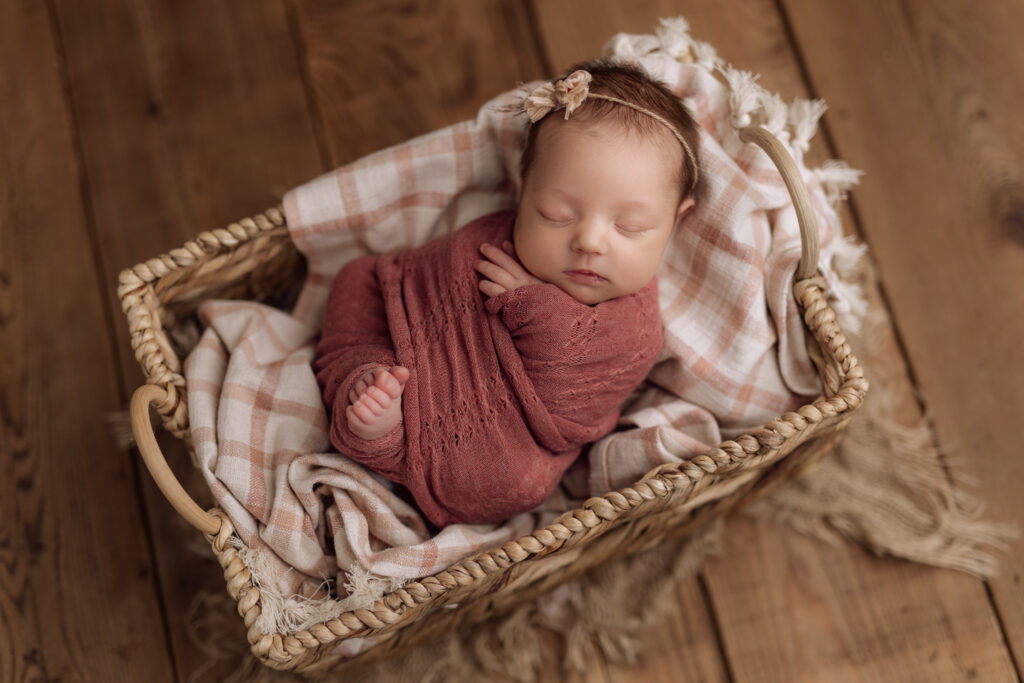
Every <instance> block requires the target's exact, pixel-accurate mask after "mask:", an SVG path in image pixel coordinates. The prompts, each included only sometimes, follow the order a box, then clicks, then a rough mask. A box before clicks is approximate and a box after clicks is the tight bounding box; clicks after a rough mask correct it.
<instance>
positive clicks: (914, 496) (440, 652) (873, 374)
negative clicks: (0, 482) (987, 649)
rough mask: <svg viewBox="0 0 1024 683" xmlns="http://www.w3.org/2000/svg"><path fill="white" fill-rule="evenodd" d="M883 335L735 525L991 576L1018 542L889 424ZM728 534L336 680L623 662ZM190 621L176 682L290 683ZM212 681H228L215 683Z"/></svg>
mask: <svg viewBox="0 0 1024 683" xmlns="http://www.w3.org/2000/svg"><path fill="white" fill-rule="evenodd" d="M851 277H852V278H854V279H855V280H857V281H859V282H860V283H862V287H863V291H865V292H868V291H872V288H871V285H870V282H871V280H872V278H871V273H870V264H869V261H868V259H860V263H859V264H858V269H857V272H854V273H847V274H846V275H845V278H844V279H847V278H851ZM885 324H886V317H885V314H884V312H883V310H882V309H881V307H880V306H869V307H868V310H867V313H866V315H865V317H864V319H863V322H862V326H863V327H862V330H861V332H860V334H853V333H850V334H848V335H847V336H848V337H849V338H850V344H851V346H852V347H853V349H854V350H855V351H856V353H857V354H858V356H859V357H860V359H861V361H862V363H863V366H864V368H865V373H866V375H867V377H868V380H869V381H870V382H871V387H872V389H871V393H870V394H869V395H868V397H867V399H866V400H865V402H864V404H863V406H862V407H861V409H860V411H859V412H858V414H857V415H856V416H855V417H854V418H853V420H852V421H851V422H850V424H849V426H848V429H847V432H846V436H845V437H844V439H843V440H842V442H841V443H840V446H839V447H838V448H837V449H836V451H835V452H833V453H832V454H830V455H828V456H826V457H825V458H823V459H822V460H821V461H820V462H819V463H818V464H817V465H816V466H815V467H813V468H811V470H810V471H808V472H807V473H805V474H804V475H802V476H801V477H799V478H798V479H795V480H793V481H791V482H789V483H787V484H785V485H784V486H782V487H781V488H779V489H778V490H777V491H775V492H774V493H772V494H771V495H769V496H767V497H765V498H763V499H761V500H759V501H757V502H756V503H753V504H751V505H749V506H747V507H746V508H744V511H743V513H742V514H747V515H752V516H756V517H758V518H760V519H765V518H767V519H771V520H774V521H778V522H780V523H786V524H789V525H790V526H792V527H794V528H795V529H797V530H799V531H801V532H803V533H808V534H811V535H813V536H815V537H818V538H821V539H824V540H827V541H829V542H838V541H839V540H841V539H842V538H843V537H846V538H848V539H850V540H852V541H855V542H857V543H859V544H861V545H863V546H865V547H867V548H869V549H871V550H872V551H874V552H875V553H877V554H880V555H893V556H896V557H902V558H905V559H908V560H913V561H916V562H922V563H925V564H929V565H934V566H939V567H949V568H953V569H958V570H960V571H964V572H968V573H971V574H974V575H976V576H980V577H989V576H993V575H994V574H995V573H996V561H995V559H994V558H993V557H992V556H991V555H990V554H989V552H987V551H986V550H985V546H988V547H990V548H996V549H998V548H1003V547H1005V545H1006V543H1007V542H1008V541H1009V540H1010V539H1012V538H1013V537H1015V536H1016V535H1017V529H1016V527H1015V526H1013V525H1009V524H1000V523H993V522H987V521H983V520H981V519H980V515H981V512H982V506H981V504H980V502H979V501H978V500H977V499H975V498H974V497H972V496H971V495H969V494H967V493H965V492H964V486H965V485H966V484H968V483H969V482H967V481H966V480H965V477H963V476H962V475H961V474H959V473H960V472H961V471H962V469H963V468H958V467H957V466H956V464H955V463H949V462H948V457H945V458H944V457H939V456H937V455H936V454H935V451H934V446H933V444H932V438H931V433H930V431H929V429H928V427H927V425H926V424H925V423H924V421H921V422H919V423H918V424H915V425H909V426H908V425H904V424H900V423H898V422H895V421H893V420H892V418H891V416H892V415H894V414H896V412H897V411H896V404H897V403H898V395H897V392H896V391H895V390H894V388H893V387H894V386H897V380H898V379H899V378H896V377H888V376H886V370H885V368H886V362H885V359H884V358H883V357H882V353H881V351H880V349H878V348H875V347H872V345H871V343H870V342H873V341H875V340H878V339H882V338H884V336H885V335H884V327H885ZM944 460H945V462H944ZM727 530H728V522H727V521H725V522H723V521H722V520H716V521H715V523H713V524H711V525H709V526H708V527H706V528H705V529H704V530H703V532H702V533H701V534H700V535H698V536H695V537H690V538H688V539H686V540H685V541H676V542H672V543H666V544H663V545H662V546H659V547H657V548H655V549H653V550H650V551H646V552H643V553H638V554H635V555H633V556H631V557H627V558H624V559H622V560H618V561H615V562H610V563H607V564H605V565H604V566H602V567H600V568H598V569H597V570H595V571H594V572H592V573H590V574H588V575H585V576H584V577H582V578H581V579H579V580H577V581H575V582H573V583H570V584H568V585H566V586H563V587H562V588H560V589H557V590H556V591H555V592H554V593H553V594H551V595H549V596H546V597H545V598H544V599H543V600H540V601H537V602H531V603H526V604H524V605H522V606H520V607H519V608H517V609H516V610H515V611H514V612H512V613H510V614H508V615H506V616H505V617H504V618H501V619H492V620H490V621H487V622H484V623H483V624H479V625H476V626H474V627H472V628H470V629H465V630H464V631H461V632H457V633H454V634H451V635H448V636H445V637H443V638H441V639H440V640H438V641H435V642H433V643H431V644H428V645H426V646H423V647H420V648H418V649H416V650H413V651H411V652H409V653H407V654H406V655H403V656H401V657H397V658H394V659H392V660H389V661H387V662H384V663H382V664H379V665H376V666H375V667H373V668H371V669H370V670H368V671H365V672H361V673H359V674H356V675H353V676H346V677H345V679H344V680H346V681H358V682H360V683H384V682H391V681H401V680H410V681H438V682H440V681H466V680H478V679H481V678H487V679H494V678H498V679H502V678H504V679H507V680H513V681H532V680H534V679H535V678H536V676H537V675H538V673H539V669H540V666H541V663H542V656H541V652H542V650H541V643H542V642H543V641H544V639H549V638H552V637H555V638H556V639H559V640H560V641H561V645H562V647H561V648H560V651H561V652H562V653H563V654H562V666H563V668H564V669H565V670H566V671H570V670H575V671H579V672H582V671H585V670H586V668H587V664H588V663H589V662H593V661H597V658H598V657H603V658H604V659H605V660H606V661H609V662H616V663H625V664H629V663H632V662H634V661H636V658H637V657H639V656H642V655H643V647H642V646H643V643H642V642H641V640H640V638H639V636H640V634H642V633H643V632H644V631H645V629H646V628H648V627H650V626H651V625H652V624H653V623H655V622H657V621H659V620H661V619H663V618H664V617H665V615H666V613H667V612H668V611H670V610H672V609H675V608H676V605H677V603H676V600H675V598H674V596H673V594H672V591H673V589H674V588H675V586H676V584H677V583H678V582H680V581H682V580H683V579H685V578H687V577H690V576H693V575H694V574H696V573H697V572H698V571H699V570H700V568H701V566H702V565H703V563H704V561H705V559H706V558H707V557H708V555H709V554H712V553H714V552H715V549H716V547H717V543H718V540H719V539H720V537H721V534H722V533H723V532H727ZM203 552H204V553H205V554H208V548H204V549H203ZM190 617H191V620H190V624H189V626H190V633H189V635H190V637H191V638H192V640H193V641H194V643H195V645H196V646H197V647H198V648H200V649H201V650H202V651H204V652H206V653H207V654H208V655H209V660H208V661H207V662H205V663H204V664H203V665H202V666H200V667H199V668H197V669H195V670H194V671H187V672H185V674H186V676H188V680H190V681H196V682H200V681H212V680H219V681H231V682H235V683H242V682H248V681H266V682H268V683H269V682H276V681H298V680H302V679H300V678H298V677H296V676H294V675H291V674H283V673H279V672H275V671H272V670H270V669H267V668H265V667H263V665H261V664H260V663H259V662H257V661H256V660H255V659H254V658H253V657H252V656H251V655H250V654H249V651H248V642H247V640H246V638H245V633H244V631H245V629H244V627H243V626H242V624H241V622H240V620H239V618H238V616H237V613H236V611H235V609H234V605H233V604H231V601H230V599H229V598H228V596H227V595H226V594H224V593H220V594H218V595H205V594H204V595H200V596H197V598H196V601H195V603H194V604H193V609H192V610H191V615H190ZM225 668H227V669H232V668H233V669H234V670H233V672H232V673H231V674H230V675H228V676H227V677H226V678H225V677H224V674H223V672H224V671H225ZM213 671H217V672H219V673H218V674H217V675H214V674H213ZM556 678H557V677H556Z"/></svg>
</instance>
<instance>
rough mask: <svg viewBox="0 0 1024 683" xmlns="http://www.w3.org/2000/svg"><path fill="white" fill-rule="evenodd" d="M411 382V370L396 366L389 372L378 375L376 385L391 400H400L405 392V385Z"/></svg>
mask: <svg viewBox="0 0 1024 683" xmlns="http://www.w3.org/2000/svg"><path fill="white" fill-rule="evenodd" d="M408 380H409V370H408V369H407V368H404V367H402V366H401V365H396V366H394V367H393V368H391V369H390V370H389V371H388V372H382V373H380V374H379V375H377V378H376V380H375V381H374V385H375V386H377V387H379V388H380V389H382V390H383V391H384V393H386V394H387V395H388V396H390V397H391V398H393V399H394V398H398V397H399V396H401V395H402V392H403V391H404V390H405V383H406V382H407V381H408Z"/></svg>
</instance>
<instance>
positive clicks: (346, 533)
mask: <svg viewBox="0 0 1024 683" xmlns="http://www.w3.org/2000/svg"><path fill="white" fill-rule="evenodd" d="M633 38H640V39H650V40H651V41H654V40H655V39H654V38H653V37H651V36H641V37H633ZM648 42H650V41H648ZM663 42H664V41H663ZM642 44H643V40H636V39H634V40H627V41H623V40H619V41H617V42H616V43H615V45H616V46H617V47H616V49H615V52H614V54H613V55H612V56H613V57H618V58H620V59H630V60H634V61H639V62H640V63H641V64H642V65H643V66H644V67H645V68H647V70H648V71H649V72H650V73H651V74H652V75H653V76H654V77H656V78H659V79H661V80H662V81H664V82H666V83H667V84H669V85H670V87H671V88H672V89H673V90H674V91H675V92H676V93H677V94H678V95H679V96H680V97H681V98H682V99H683V100H684V102H685V103H686V104H687V105H688V106H689V107H690V108H691V111H693V112H694V114H695V116H696V118H697V120H698V121H699V123H700V124H701V127H702V128H703V133H702V140H701V153H700V166H701V177H702V178H703V179H704V180H703V182H704V190H703V195H702V196H701V197H700V198H699V201H698V204H697V207H696V208H695V210H693V211H692V212H691V213H690V214H689V215H688V216H687V218H686V219H685V221H684V223H683V224H682V226H681V228H680V229H679V230H677V232H676V234H675V236H674V238H673V241H672V242H671V244H670V245H669V247H668V250H667V251H666V254H665V258H664V261H663V264H662V267H661V269H660V271H659V274H658V277H659V288H660V297H661V299H660V305H661V310H662V315H663V320H664V325H665V338H666V343H665V348H664V351H663V353H662V358H661V361H660V362H659V363H658V365H656V366H655V369H654V370H653V371H652V373H651V375H650V377H649V382H648V383H647V384H646V385H645V386H644V387H642V389H641V391H639V392H638V393H637V394H636V397H635V400H634V401H632V402H631V403H630V404H629V405H628V406H627V408H626V410H625V411H624V412H623V416H622V424H623V426H624V427H627V428H628V429H625V430H623V431H620V432H616V433H615V434H612V435H610V436H608V437H606V438H605V439H603V440H602V441H600V442H599V443H597V444H596V445H595V446H594V447H593V448H592V449H591V450H590V452H589V455H588V459H587V460H586V461H585V464H587V465H588V467H585V468H583V469H582V470H581V469H574V470H570V473H571V475H567V476H573V477H574V482H575V483H574V485H572V486H569V487H567V488H568V490H571V491H572V493H573V495H576V496H583V497H586V496H587V495H594V494H601V493H604V492H606V491H608V490H610V489H613V488H618V487H621V486H624V485H628V484H630V483H632V482H634V481H636V480H637V479H639V478H640V477H641V476H642V475H643V474H644V473H646V472H647V471H648V470H649V469H650V468H652V467H654V466H655V465H658V464H659V463H664V462H678V461H680V460H683V459H686V458H688V457H692V456H693V455H695V454H698V453H701V452H704V451H706V450H707V449H709V448H711V447H713V446H715V445H716V444H718V443H719V442H721V441H722V440H723V439H728V438H733V437H735V436H738V435H739V434H741V433H743V432H744V431H747V430H749V429H750V428H753V427H757V426H760V425H762V424H763V423H765V422H766V421H768V420H770V419H772V418H774V417H776V416H778V415H779V414H781V413H783V412H785V411H787V410H793V409H795V408H797V407H799V406H800V405H802V404H803V403H806V402H808V399H809V398H810V397H813V396H816V395H818V394H819V393H820V389H821V387H820V383H819V381H818V379H817V375H816V373H815V371H814V369H813V366H812V364H811V362H810V360H809V358H808V355H807V352H806V349H805V347H804V344H805V340H804V329H803V325H802V323H801V320H800V316H799V311H798V309H797V306H796V303H795V301H794V299H793V296H792V293H791V292H792V285H793V280H794V272H795V269H796V265H797V261H798V259H799V256H800V239H799V230H798V225H797V220H796V216H795V213H794V210H793V207H792V204H791V201H790V198H789V194H788V192H787V191H786V189H785V186H784V185H783V182H782V180H781V177H780V176H779V174H778V172H777V171H776V169H775V167H774V165H773V164H772V162H771V160H770V159H769V158H768V157H767V156H766V155H765V154H763V153H762V152H761V151H760V149H758V148H757V147H755V146H753V145H744V144H742V143H741V142H740V141H739V139H738V137H737V134H736V131H735V128H734V126H733V120H734V118H735V117H734V114H735V112H734V111H733V109H732V105H735V98H734V101H733V102H732V103H731V102H730V89H729V88H728V87H727V86H726V85H724V84H723V83H722V82H720V81H719V80H718V79H717V78H715V76H714V75H713V73H712V70H711V69H709V68H707V65H700V64H694V63H685V62H681V61H678V60H676V59H675V58H673V56H672V55H671V54H669V53H668V52H666V51H665V50H663V49H660V48H659V47H658V46H657V45H655V46H654V47H648V48H647V49H645V50H642V51H637V49H636V47H637V45H642ZM533 85H535V84H530V85H528V86H527V87H528V88H529V87H532V86H533ZM522 92H523V91H522V89H519V90H514V91H509V92H506V93H504V94H502V95H500V96H499V97H497V98H495V99H494V100H492V101H491V102H489V103H487V104H486V105H485V106H484V107H483V108H482V109H481V110H480V113H479V115H478V116H477V117H476V119H474V120H470V121H465V122H462V123H459V124H456V125H453V126H450V127H448V128H445V129H442V130H439V131H436V132H434V133H431V134H429V135H425V136H423V137H420V138H416V139H414V140H411V141H409V142H406V143H404V144H401V145H398V146H396V147H392V148H390V149H386V150H383V151H381V152H378V153H376V154H373V155H370V156H368V157H365V158H363V159H361V160H359V161H357V162H355V163H353V164H350V165H348V166H345V167H343V168H340V169H337V170H335V171H333V172H331V173H329V174H327V175H324V176H322V177H320V178H318V179H316V180H314V181H312V182H310V183H308V184H306V185H303V186H301V187H299V188H296V189H295V190H293V191H291V192H289V193H288V194H287V196H286V197H285V199H284V207H285V213H286V215H287V219H288V225H289V228H290V230H291V236H292V238H293V239H294V241H295V243H296V245H297V246H298V248H299V249H300V250H301V251H302V253H303V254H305V255H306V258H307V259H308V265H309V276H308V279H307V281H306V283H305V287H304V289H303V290H302V293H301V295H300V298H299V301H298V303H297V305H296V307H295V309H294V311H293V312H292V313H291V314H287V313H284V312H281V311H277V310H274V309H270V308H268V307H265V306H261V305H259V304H255V303H246V302H241V303H240V302H220V301H211V302H207V303H205V304H204V305H203V306H202V307H201V309H200V311H201V315H202V317H203V318H204V320H205V322H206V323H207V324H208V329H207V330H206V332H205V334H204V336H203V338H202V341H201V343H200V344H199V346H198V347H197V348H196V349H195V351H194V352H193V353H192V354H191V355H190V357H189V359H188V362H187V365H186V378H187V385H188V396H189V406H190V408H189V417H190V420H191V424H192V433H193V439H194V443H195V446H196V452H197V455H198V458H199V461H200V465H201V467H202V468H203V471H204V473H205V474H206V477H207V480H208V481H209V483H210V486H211V488H212V490H213V492H214V494H215V496H216V498H217V501H218V503H219V504H220V505H221V507H223V508H224V509H225V510H226V511H227V513H228V514H229V515H230V516H231V518H232V520H233V521H234V522H235V525H236V527H237V528H238V531H239V534H240V535H241V537H242V539H243V541H244V542H245V543H246V544H247V545H248V546H249V547H250V548H252V547H256V548H259V549H261V550H265V551H268V552H266V553H265V554H266V555H267V556H268V557H269V558H270V561H271V562H272V563H274V564H275V565H276V566H278V567H279V568H280V569H281V570H285V569H287V568H294V569H295V570H297V572H291V573H290V574H287V572H286V575H287V576H288V577H290V578H289V579H288V580H287V581H286V582H285V584H284V585H286V586H287V587H288V588H289V589H290V590H295V591H298V592H300V593H303V594H306V595H311V594H314V593H315V592H316V590H315V589H316V587H317V586H318V584H319V583H320V582H321V579H322V578H323V577H332V576H334V575H336V574H337V573H338V570H339V568H341V569H351V568H352V567H354V566H356V565H358V566H359V567H361V568H363V569H365V570H367V571H369V572H372V573H373V574H376V575H379V576H387V577H399V578H412V577H420V576H425V575H429V574H431V573H434V572H436V571H439V570H441V569H443V568H444V567H446V566H448V565H449V564H451V563H452V562H454V561H457V560H458V559H460V558H462V557H464V556H466V555H467V554H471V553H473V552H476V551H480V550H484V549H487V548H490V547H494V546H496V545H499V544H500V543H502V542H504V541H506V540H509V539H512V538H515V537H517V536H520V535H522V534H524V533H527V532H529V531H530V530H531V529H532V528H534V526H535V525H536V524H538V523H541V524H543V523H547V522H548V521H550V520H551V519H553V518H554V516H555V515H556V513H557V512H558V511H564V510H565V509H568V508H570V507H573V504H572V503H573V500H572V499H570V498H568V497H566V496H567V494H566V493H565V492H564V491H559V492H558V493H557V494H556V495H555V496H554V497H553V499H552V500H550V501H548V503H547V504H545V506H543V507H542V510H541V511H538V512H536V513H533V514H526V515H520V516H518V517H516V518H514V519H512V520H510V521H509V522H507V523H506V524H505V525H504V526H501V527H496V528H495V527H492V526H486V525H455V526H450V527H447V528H446V529H444V531H443V532H442V533H441V534H439V535H437V536H435V537H433V538H431V537H430V536H429V534H428V533H427V529H426V526H425V524H424V522H423V520H422V518H421V517H420V515H419V514H418V512H417V511H416V510H414V509H413V508H411V507H410V506H409V505H407V504H406V503H405V502H403V501H402V500H401V499H399V498H398V497H397V496H396V495H394V494H393V493H392V492H391V490H390V487H389V485H388V483H387V482H386V481H384V480H383V479H381V478H380V477H379V476H377V475H375V474H372V473H370V472H368V471H367V470H365V469H364V468H362V467H361V466H359V465H357V464H355V463H353V462H351V461H349V460H348V459H346V458H344V457H342V456H340V455H338V454H336V453H331V452H329V442H328V437H327V417H326V415H325V413H324V408H323V406H322V404H321V399H320V392H319V390H318V387H317V384H316V381H315V378H314V376H313V372H312V370H311V369H310V367H309V363H310V361H311V359H312V357H313V344H314V341H315V337H316V335H317V331H318V330H319V326H320V321H321V317H322V313H323V309H324V305H325V301H326V297H327V292H328V288H329V285H330V283H331V281H332V279H333V277H334V275H335V273H337V271H338V270H339V268H340V267H341V266H342V265H343V264H344V263H345V262H347V261H348V260H350V259H352V258H354V257H356V256H359V255H362V254H365V253H368V252H383V251H388V250H393V249H402V248H406V247H412V246H416V245H419V244H422V243H423V242H425V241H427V240H429V239H431V238H434V237H437V236H439V235H442V234H446V233H448V232H451V231H453V230H456V229H458V228H459V227H460V226H461V225H463V224H465V223H466V222H468V221H470V220H471V219H473V218H476V217H478V216H481V215H484V214H486V213H490V212H492V211H496V210H498V209H503V208H508V207H512V206H514V205H515V199H516V193H517V190H518V188H517V185H516V176H517V173H516V169H517V167H518V161H519V145H520V137H521V135H522V132H523V130H524V125H525V117H524V116H513V115H510V114H508V113H503V110H502V109H503V107H505V106H506V105H509V104H515V103H517V102H518V101H519V97H520V96H521V94H522ZM782 137H784V139H785V136H782ZM793 151H794V156H795V158H796V160H797V162H798V165H799V166H800V168H801V170H802V171H804V172H805V173H804V175H805V180H806V182H807V184H808V187H809V189H810V192H811V198H812V201H813V203H814V206H815V209H816V211H817V213H818V219H819V225H820V230H821V234H820V240H821V249H822V258H821V260H820V268H821V271H822V272H823V274H824V275H825V277H826V279H827V280H829V281H832V279H834V278H835V275H834V273H833V272H832V270H831V268H830V266H829V264H830V262H831V254H832V250H833V249H834V248H835V246H836V243H837V242H840V241H841V240H839V239H838V237H839V226H838V221H837V218H836V214H835V212H834V211H833V210H832V208H831V207H830V206H829V205H828V202H827V201H826V199H825V194H824V192H823V189H822V187H821V186H820V185H819V183H818V182H817V180H816V179H815V176H814V174H813V173H811V172H810V171H807V169H805V168H804V167H803V164H802V163H801V159H800V157H801V154H800V151H801V150H800V149H799V146H798V148H797V149H795V150H793Z"/></svg>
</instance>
